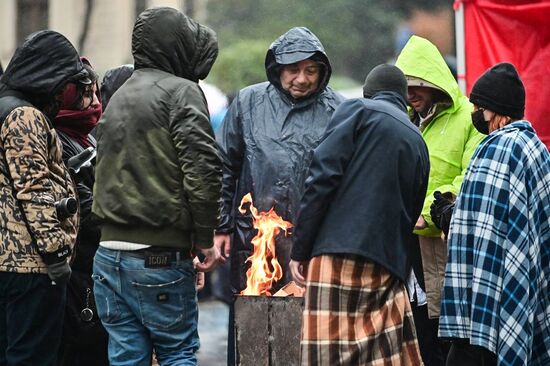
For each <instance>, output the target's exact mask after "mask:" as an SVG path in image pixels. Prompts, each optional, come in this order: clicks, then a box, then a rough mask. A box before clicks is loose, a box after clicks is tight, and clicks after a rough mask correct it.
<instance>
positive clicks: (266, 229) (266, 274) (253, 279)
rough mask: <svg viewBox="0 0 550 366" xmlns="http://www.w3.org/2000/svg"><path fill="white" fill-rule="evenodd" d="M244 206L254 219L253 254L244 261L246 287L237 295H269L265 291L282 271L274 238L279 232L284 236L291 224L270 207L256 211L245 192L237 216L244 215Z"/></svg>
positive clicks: (278, 277)
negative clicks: (248, 206) (245, 205)
mask: <svg viewBox="0 0 550 366" xmlns="http://www.w3.org/2000/svg"><path fill="white" fill-rule="evenodd" d="M246 203H250V212H251V213H252V217H253V218H254V219H253V222H252V223H253V225H254V228H255V229H257V230H258V233H257V234H256V236H255V237H254V238H253V239H252V246H253V248H254V251H253V253H252V255H251V256H250V257H248V258H247V259H246V262H250V263H251V266H250V268H249V269H248V271H247V272H246V288H245V289H244V290H243V291H241V295H267V296H271V293H270V292H269V290H270V289H271V286H272V284H273V282H277V281H278V280H280V279H281V278H282V277H283V269H282V268H281V265H280V264H279V261H278V260H277V256H276V254H275V237H276V236H277V235H278V234H279V233H280V232H281V230H284V232H285V234H286V233H287V230H288V229H290V228H291V227H292V224H291V223H290V222H288V221H285V220H283V219H282V218H281V217H280V216H279V215H277V214H276V213H275V210H274V209H273V207H271V209H270V210H269V211H268V212H258V209H257V208H256V207H254V205H253V204H252V195H251V194H250V193H247V194H246V195H245V196H244V197H243V199H242V200H241V205H240V206H239V212H240V213H241V214H244V213H245V212H246V210H245V209H243V205H244V204H246Z"/></svg>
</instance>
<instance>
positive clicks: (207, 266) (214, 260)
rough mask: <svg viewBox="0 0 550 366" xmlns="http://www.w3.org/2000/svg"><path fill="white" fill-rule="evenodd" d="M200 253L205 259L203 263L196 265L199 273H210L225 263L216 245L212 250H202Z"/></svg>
mask: <svg viewBox="0 0 550 366" xmlns="http://www.w3.org/2000/svg"><path fill="white" fill-rule="evenodd" d="M200 251H201V253H202V255H203V256H204V259H202V261H199V262H198V263H197V264H196V265H195V268H196V269H197V271H198V272H210V271H211V270H213V269H214V268H216V267H217V266H218V264H220V263H223V262H224V261H225V260H224V259H222V256H221V255H220V251H219V250H218V247H217V246H216V245H214V246H212V247H211V248H205V249H201V250H200ZM200 257H201V256H200V255H199V258H200Z"/></svg>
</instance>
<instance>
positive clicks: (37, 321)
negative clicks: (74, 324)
mask: <svg viewBox="0 0 550 366" xmlns="http://www.w3.org/2000/svg"><path fill="white" fill-rule="evenodd" d="M65 297H66V286H58V285H52V281H51V280H50V278H49V277H48V276H47V275H45V274H35V273H11V272H0V366H15V365H17V366H27V365H28V366H31V365H32V366H36V365H40V366H50V365H51V366H54V365H55V364H56V358H57V350H58V348H59V345H60V342H61V331H62V325H63V315H64V312H65Z"/></svg>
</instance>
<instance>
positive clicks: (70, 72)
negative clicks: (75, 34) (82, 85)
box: [0, 30, 88, 104]
mask: <svg viewBox="0 0 550 366" xmlns="http://www.w3.org/2000/svg"><path fill="white" fill-rule="evenodd" d="M87 75H88V72H87V71H86V70H85V69H84V65H83V64H82V61H81V60H80V57H79V56H78V53H77V52H76V50H75V49H74V47H73V45H72V44H71V43H70V42H69V40H68V39H67V38H65V37H64V36H63V35H62V34H60V33H57V32H54V31H50V30H45V31H40V32H36V33H33V34H31V35H30V36H29V37H27V38H26V39H25V42H24V43H23V44H22V45H21V46H20V47H19V48H18V49H17V50H16V51H15V54H14V55H13V57H12V59H11V61H10V63H9V65H8V66H7V67H6V70H5V72H4V74H3V75H2V77H1V79H0V83H1V84H2V85H1V86H0V91H4V90H8V89H9V90H16V91H18V92H20V93H23V94H24V95H25V97H26V98H27V99H28V100H29V101H30V102H31V103H33V104H36V103H38V102H43V101H44V99H49V98H51V97H53V96H54V95H55V94H56V92H57V91H58V90H59V89H60V88H61V87H63V86H64V85H65V83H67V81H69V80H77V79H80V78H81V77H84V76H87Z"/></svg>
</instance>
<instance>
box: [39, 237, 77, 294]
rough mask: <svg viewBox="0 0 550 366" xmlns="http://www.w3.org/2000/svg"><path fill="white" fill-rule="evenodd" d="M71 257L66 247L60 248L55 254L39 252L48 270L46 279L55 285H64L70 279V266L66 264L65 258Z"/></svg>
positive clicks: (69, 250)
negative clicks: (48, 278)
mask: <svg viewBox="0 0 550 366" xmlns="http://www.w3.org/2000/svg"><path fill="white" fill-rule="evenodd" d="M69 255H71V249H70V248H69V247H67V246H62V247H61V248H59V249H58V250H56V251H55V252H50V253H46V252H41V253H40V256H41V257H42V260H43V261H44V263H45V264H46V267H47V268H48V277H50V279H51V280H52V282H54V283H55V284H56V285H65V284H66V283H67V282H69V278H71V273H72V271H71V266H69V263H68V262H67V258H68V257H69Z"/></svg>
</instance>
